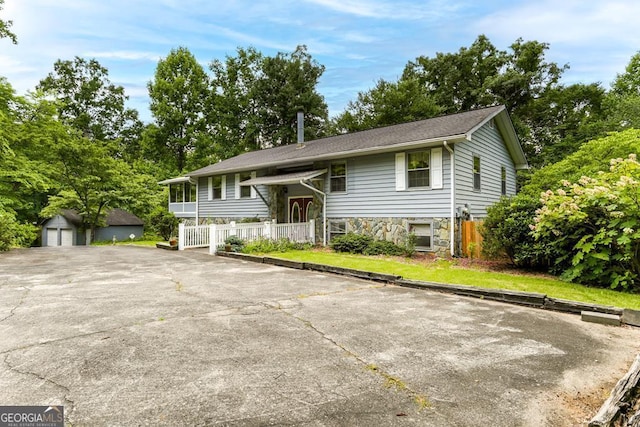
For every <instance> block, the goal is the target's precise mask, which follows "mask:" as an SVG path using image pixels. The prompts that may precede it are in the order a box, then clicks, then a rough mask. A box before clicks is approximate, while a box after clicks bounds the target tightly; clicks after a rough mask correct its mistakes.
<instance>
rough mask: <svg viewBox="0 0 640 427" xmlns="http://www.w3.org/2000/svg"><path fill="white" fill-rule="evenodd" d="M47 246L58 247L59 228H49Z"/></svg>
mask: <svg viewBox="0 0 640 427" xmlns="http://www.w3.org/2000/svg"><path fill="white" fill-rule="evenodd" d="M47 246H58V229H57V228H47Z"/></svg>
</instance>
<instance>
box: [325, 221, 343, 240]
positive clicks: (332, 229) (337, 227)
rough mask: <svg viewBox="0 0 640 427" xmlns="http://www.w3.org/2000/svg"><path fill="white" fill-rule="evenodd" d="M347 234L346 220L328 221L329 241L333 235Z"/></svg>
mask: <svg viewBox="0 0 640 427" xmlns="http://www.w3.org/2000/svg"><path fill="white" fill-rule="evenodd" d="M345 234H347V222H346V221H330V222H329V241H331V240H333V238H334V237H338V236H343V235H345Z"/></svg>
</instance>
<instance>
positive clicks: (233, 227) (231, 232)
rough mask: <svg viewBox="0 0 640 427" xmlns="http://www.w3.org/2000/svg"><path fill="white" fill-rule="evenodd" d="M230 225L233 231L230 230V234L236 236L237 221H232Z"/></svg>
mask: <svg viewBox="0 0 640 427" xmlns="http://www.w3.org/2000/svg"><path fill="white" fill-rule="evenodd" d="M229 225H230V226H231V231H229V235H230V236H236V222H235V221H231V222H230V223H229Z"/></svg>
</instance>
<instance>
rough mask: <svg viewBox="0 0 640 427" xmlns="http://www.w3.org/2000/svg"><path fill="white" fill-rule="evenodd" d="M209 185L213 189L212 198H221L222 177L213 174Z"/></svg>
mask: <svg viewBox="0 0 640 427" xmlns="http://www.w3.org/2000/svg"><path fill="white" fill-rule="evenodd" d="M211 183H212V184H211V186H212V190H213V198H214V199H221V198H222V177H221V176H214V177H213V179H212V180H211Z"/></svg>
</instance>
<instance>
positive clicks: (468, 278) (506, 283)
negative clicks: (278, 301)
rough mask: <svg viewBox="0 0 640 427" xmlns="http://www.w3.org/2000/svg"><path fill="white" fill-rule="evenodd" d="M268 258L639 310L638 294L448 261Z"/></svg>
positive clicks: (317, 255) (303, 255)
mask: <svg viewBox="0 0 640 427" xmlns="http://www.w3.org/2000/svg"><path fill="white" fill-rule="evenodd" d="M269 256H273V257H278V258H285V259H290V260H295V261H302V262H312V263H318V264H326V265H333V266H337V267H345V268H353V269H357V270H365V271H372V272H376V273H386V274H393V275H398V276H402V277H404V278H405V279H412V280H422V281H428V282H438V283H450V284H457V285H468V286H478V287H483V288H493V289H510V290H514V291H525V292H537V293H541V294H546V295H548V296H549V297H552V298H562V299H567V300H572V301H580V302H586V303H593V304H601V305H611V306H615V307H620V308H631V309H636V310H640V294H628V293H622V292H617V291H613V290H610V289H600V288H590V287H586V286H582V285H578V284H575V283H567V282H562V281H560V280H556V279H554V278H551V277H545V276H541V275H540V276H538V275H532V274H517V273H504V272H494V271H485V270H482V269H480V268H475V267H462V266H460V265H457V263H456V261H452V260H437V261H430V262H420V261H416V260H412V259H401V258H392V257H371V256H363V255H350V254H341V253H334V252H323V251H312V250H310V251H290V252H285V253H279V252H278V253H270V254H269Z"/></svg>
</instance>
